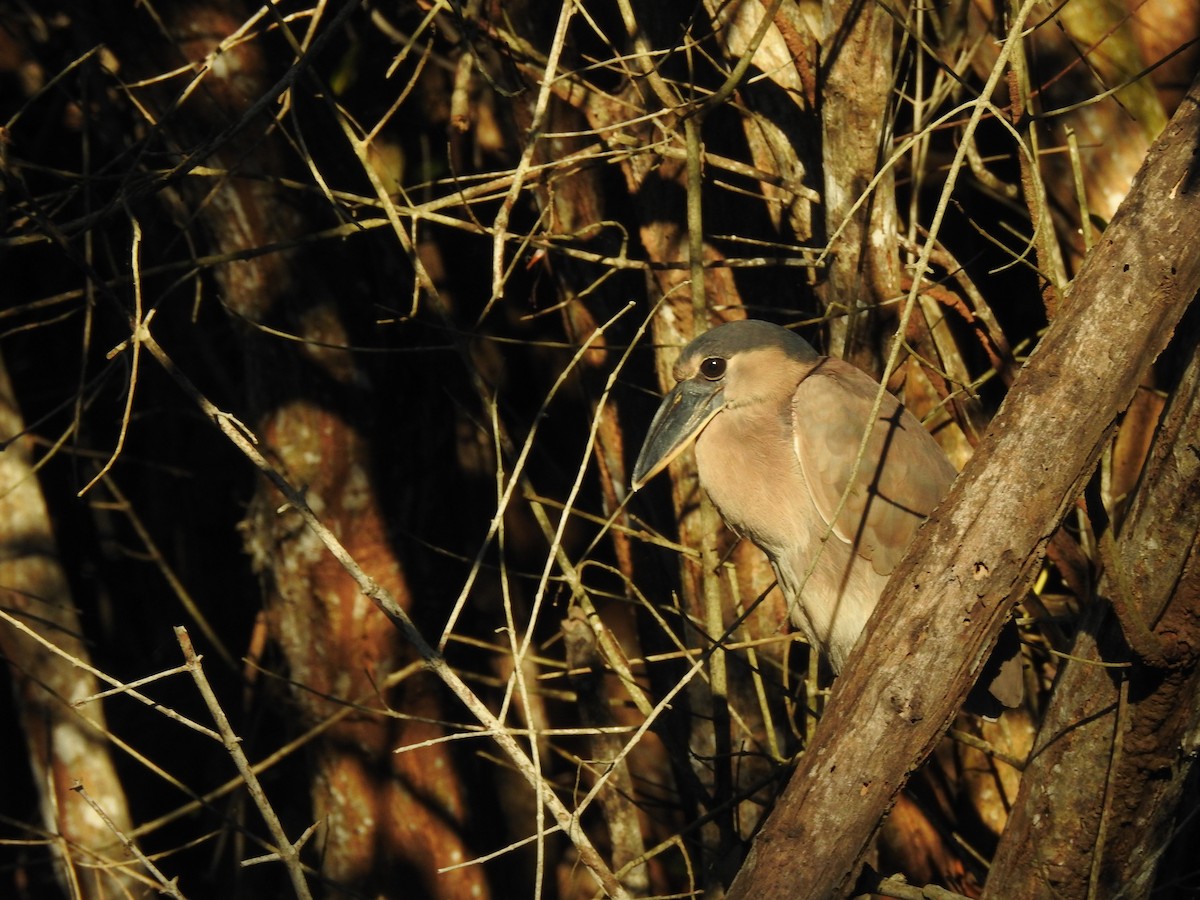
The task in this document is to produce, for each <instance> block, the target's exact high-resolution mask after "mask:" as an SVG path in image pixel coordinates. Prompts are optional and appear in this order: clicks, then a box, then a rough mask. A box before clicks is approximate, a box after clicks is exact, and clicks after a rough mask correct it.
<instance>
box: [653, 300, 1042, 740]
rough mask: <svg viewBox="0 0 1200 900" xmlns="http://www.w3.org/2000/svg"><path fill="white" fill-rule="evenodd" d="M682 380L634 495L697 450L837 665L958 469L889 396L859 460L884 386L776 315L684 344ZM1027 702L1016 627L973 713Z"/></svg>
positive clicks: (727, 510)
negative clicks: (821, 351) (823, 352)
mask: <svg viewBox="0 0 1200 900" xmlns="http://www.w3.org/2000/svg"><path fill="white" fill-rule="evenodd" d="M674 376H675V380H676V382H678V383H677V384H676V385H675V387H674V389H673V390H672V391H671V392H670V393H668V394H667V396H666V397H665V398H663V401H662V405H661V406H660V407H659V408H658V412H657V413H656V414H655V416H654V420H653V422H652V423H651V425H650V431H649V433H648V434H647V436H646V442H645V444H644V445H643V446H642V451H641V453H640V454H639V456H638V459H637V463H636V464H635V465H634V469H633V488H634V490H637V489H638V488H640V487H641V486H642V485H643V484H644V483H645V482H646V481H647V480H649V479H650V478H651V477H652V476H654V475H655V474H656V473H658V472H660V471H662V470H663V469H664V468H666V466H667V464H668V463H670V462H671V460H673V459H674V458H675V457H676V456H678V455H679V454H680V453H681V452H683V451H684V450H685V449H686V448H687V447H688V446H690V445H692V444H694V445H695V452H696V468H697V470H698V471H699V475H700V484H701V485H702V486H703V488H704V490H705V491H706V492H707V493H708V495H709V497H711V498H712V501H713V504H714V505H715V506H716V508H717V510H718V511H719V512H720V513H721V516H722V518H724V519H725V522H726V523H727V524H728V525H729V526H730V527H731V528H732V529H733V530H734V531H735V532H737V533H738V534H739V535H742V536H744V537H747V538H749V539H750V540H751V541H753V542H754V543H755V544H757V545H758V547H759V548H760V549H761V550H762V551H763V552H764V553H765V554H766V555H767V557H768V559H770V561H771V566H772V567H773V568H774V570H775V575H776V577H777V578H778V580H779V586H780V588H781V589H782V590H783V594H784V597H785V598H786V599H787V603H788V609H789V615H790V618H791V621H792V624H793V625H795V626H796V627H797V628H798V629H799V630H800V631H801V632H803V633H804V635H805V637H807V638H808V641H809V643H810V644H811V645H812V646H814V647H816V648H817V649H818V650H820V651H821V652H822V653H823V654H825V655H826V656H827V657H828V659H829V662H830V663H831V665H832V667H833V670H834V672H835V673H836V672H837V671H838V670H839V669H841V667H842V666H843V665H845V663H846V660H847V659H848V657H849V655H850V652H851V650H853V649H854V645H855V642H857V640H858V637H859V635H860V634H861V633H862V630H863V628H864V627H865V626H866V624H867V619H868V618H869V617H870V615H871V611H872V610H873V609H874V608H875V604H876V602H877V601H878V600H879V596H880V594H881V593H882V591H883V587H884V585H885V584H886V583H887V580H888V576H889V575H890V574H891V572H892V570H893V569H894V568H895V567H896V564H897V563H898V562H899V561H900V557H901V556H902V555H903V553H904V551H905V550H906V549H907V548H908V545H909V543H910V542H911V541H912V539H913V536H914V535H915V534H916V532H917V528H918V526H920V524H921V522H922V521H924V519H925V517H926V516H928V515H929V513H930V512H932V511H933V508H934V507H935V506H936V505H937V504H938V501H940V500H941V499H942V497H943V495H944V494H945V493H946V491H947V490H948V489H949V487H950V483H951V482H952V481H953V480H954V477H955V470H954V467H953V466H952V465H951V464H950V461H949V460H948V459H947V458H946V455H945V454H944V453H943V452H942V449H941V447H939V446H938V444H937V442H936V441H935V440H934V439H933V438H932V437H931V436H930V434H929V433H928V432H927V431H926V430H925V429H924V428H923V427H922V426H921V423H920V422H918V421H917V420H916V419H915V418H914V417H913V415H912V414H911V413H910V412H909V411H908V410H907V409H905V408H904V407H903V406H902V405H901V404H900V402H899V401H898V400H897V399H896V398H895V397H893V396H892V395H891V394H888V393H886V392H885V393H884V395H883V405H882V406H881V407H880V410H879V415H878V417H877V419H876V420H875V422H874V425H873V426H872V429H871V435H870V438H869V440H868V442H867V447H866V453H865V455H864V456H863V459H862V461H861V462H860V463H859V464H858V465H857V468H856V466H855V460H856V458H857V456H858V450H859V447H860V445H861V443H862V438H863V434H864V432H865V430H866V426H867V418H868V416H869V415H870V412H871V408H872V406H873V405H874V403H875V397H876V394H877V393H878V391H879V385H878V384H877V383H876V382H875V381H874V380H873V379H872V378H871V377H870V376H868V375H867V374H866V373H865V372H862V371H860V370H859V369H857V368H855V367H854V366H852V365H850V364H849V363H847V362H844V361H842V360H840V359H831V358H829V357H824V356H820V355H818V354H817V352H816V351H815V350H814V349H813V348H812V347H811V346H810V345H809V344H808V343H807V342H806V341H805V340H804V339H803V338H801V337H800V336H798V335H796V334H793V333H792V332H790V331H788V330H787V329H785V328H781V327H779V326H777V325H772V324H770V323H768V322H763V321H758V320H745V321H739V322H731V323H728V324H725V325H721V326H718V327H717V328H714V329H712V330H711V331H708V332H705V333H704V334H702V335H701V336H700V337H698V338H696V339H695V340H694V341H692V342H691V343H690V344H688V345H687V347H685V348H684V350H683V352H682V353H681V354H680V356H679V360H678V362H676V364H675V370H674ZM852 477H853V486H852V487H851V489H850V491H849V493H848V495H847V496H846V498H845V500H844V501H843V499H842V494H843V493H845V491H846V486H847V485H848V484H850V482H851V478H852ZM839 507H840V508H839ZM1021 697H1022V678H1021V663H1020V645H1019V643H1018V641H1017V636H1016V631H1015V627H1014V626H1013V625H1012V624H1011V623H1010V624H1009V625H1008V626H1007V634H1006V635H1005V636H1003V637H1002V638H1001V646H1000V647H999V648H998V650H997V652H996V653H994V654H993V658H992V661H991V663H989V666H988V668H986V669H985V670H984V672H983V674H982V676H981V678H980V682H979V687H978V688H977V689H976V690H975V691H974V692H973V693H972V695H971V697H970V698H969V699H968V703H967V708H968V709H969V710H971V711H973V712H978V713H981V714H983V715H986V716H988V717H989V718H991V717H995V716H997V715H999V713H1000V712H1001V709H1002V707H1004V706H1008V707H1013V706H1017V705H1018V704H1019V703H1020V701H1021Z"/></svg>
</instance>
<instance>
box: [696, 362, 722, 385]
mask: <svg viewBox="0 0 1200 900" xmlns="http://www.w3.org/2000/svg"><path fill="white" fill-rule="evenodd" d="M700 374H701V375H703V376H704V377H705V378H707V379H708V380H709V381H716V380H717V379H718V378H723V377H724V375H725V360H724V359H723V358H722V357H720V356H710V357H708V359H706V360H704V362H702V363H700Z"/></svg>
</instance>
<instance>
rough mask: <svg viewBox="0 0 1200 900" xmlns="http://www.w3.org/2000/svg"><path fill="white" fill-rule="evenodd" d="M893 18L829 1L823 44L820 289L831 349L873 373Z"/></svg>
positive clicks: (882, 275)
mask: <svg viewBox="0 0 1200 900" xmlns="http://www.w3.org/2000/svg"><path fill="white" fill-rule="evenodd" d="M892 25H893V22H892V18H891V16H890V15H889V14H888V12H887V11H886V10H885V9H884V8H883V7H882V6H880V5H878V4H875V3H869V2H862V0H827V2H826V3H825V4H824V29H825V35H824V39H823V40H822V43H821V68H820V71H821V82H822V83H821V93H820V103H821V123H822V128H823V142H822V156H823V160H824V167H823V172H824V177H825V190H824V192H823V195H824V212H825V229H826V233H825V239H826V240H827V241H831V246H832V247H833V248H834V252H833V253H832V255H831V257H830V260H829V264H828V267H827V271H826V282H825V283H824V284H823V285H821V287H820V293H821V297H822V303H823V305H824V307H825V312H826V315H828V316H829V317H830V322H829V332H830V353H831V355H835V356H841V357H842V358H843V359H847V360H849V361H850V362H853V363H854V364H855V365H857V366H858V367H859V368H861V369H864V370H866V371H867V372H870V373H871V374H873V375H875V376H876V377H878V376H879V374H880V373H881V372H882V370H883V363H882V360H883V355H884V354H883V348H882V347H881V346H880V340H879V339H880V335H881V334H883V333H884V330H883V329H882V328H881V326H880V317H881V315H883V313H882V311H881V310H880V309H879V308H878V307H879V304H881V303H882V302H883V301H885V300H890V299H893V298H894V297H896V296H897V294H898V293H899V287H900V258H899V249H898V247H897V244H896V239H897V236H898V234H899V226H898V221H899V220H898V217H897V214H896V191H895V178H894V176H893V173H892V170H891V169H888V170H887V172H886V173H885V174H884V175H883V177H881V178H880V181H879V184H878V185H877V186H876V187H875V189H874V191H873V192H872V193H871V194H870V195H869V197H868V198H867V201H866V202H865V203H863V204H862V205H861V206H860V207H859V208H858V209H856V210H854V209H852V208H853V207H854V205H855V204H856V203H858V202H859V201H860V200H861V199H862V198H863V195H864V194H865V192H866V190H867V185H868V184H869V183H870V181H871V179H872V178H874V177H875V175H876V173H877V172H879V170H880V167H881V165H880V164H881V161H882V159H883V158H884V157H886V153H887V149H888V148H890V146H891V133H890V132H891V125H890V123H891V121H892V116H891V101H892V81H893V77H894V76H893V59H892Z"/></svg>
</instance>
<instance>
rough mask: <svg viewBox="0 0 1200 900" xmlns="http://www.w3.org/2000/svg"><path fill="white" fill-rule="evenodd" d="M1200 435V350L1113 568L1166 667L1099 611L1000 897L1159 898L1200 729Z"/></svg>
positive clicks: (1027, 784) (1057, 702)
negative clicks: (1162, 863) (1161, 868)
mask: <svg viewBox="0 0 1200 900" xmlns="http://www.w3.org/2000/svg"><path fill="white" fill-rule="evenodd" d="M1193 340H1194V338H1193ZM1197 434H1200V353H1198V354H1195V355H1194V356H1193V361H1192V365H1191V367H1190V368H1189V370H1188V372H1187V373H1186V374H1185V376H1184V379H1183V381H1182V383H1181V384H1180V386H1179V387H1178V389H1177V390H1176V392H1175V394H1174V396H1173V398H1172V401H1171V403H1170V405H1169V406H1168V408H1167V411H1166V413H1165V416H1164V419H1163V423H1162V425H1161V427H1160V428H1159V431H1158V433H1157V435H1156V438H1155V444H1154V447H1153V449H1152V451H1151V456H1150V461H1149V463H1148V464H1147V469H1146V471H1145V473H1144V475H1143V477H1142V480H1141V483H1140V486H1139V490H1138V492H1137V495H1136V497H1135V499H1134V501H1133V507H1132V509H1131V511H1130V515H1129V518H1128V519H1127V520H1126V522H1125V523H1124V525H1123V527H1122V530H1121V535H1120V538H1119V540H1118V541H1117V542H1116V548H1117V552H1116V558H1113V559H1110V560H1108V561H1107V562H1108V563H1109V564H1111V565H1112V566H1113V567H1114V568H1115V570H1116V571H1112V572H1108V573H1106V575H1105V583H1104V584H1103V585H1102V590H1103V592H1104V593H1105V594H1107V595H1115V594H1117V593H1118V592H1119V593H1120V595H1122V596H1119V597H1118V598H1117V599H1118V603H1119V604H1120V608H1127V609H1129V610H1130V613H1131V615H1133V616H1134V617H1136V618H1139V619H1141V620H1142V621H1143V622H1144V623H1145V624H1146V625H1147V626H1149V627H1150V628H1151V629H1152V630H1151V631H1150V632H1149V633H1148V634H1147V635H1145V637H1146V639H1147V640H1149V641H1151V646H1150V647H1149V650H1150V652H1151V653H1157V654H1161V657H1162V658H1160V659H1158V660H1153V661H1151V660H1147V659H1143V658H1142V657H1141V656H1140V655H1139V654H1138V653H1137V652H1136V651H1131V649H1130V644H1133V645H1134V646H1135V647H1136V646H1138V644H1139V641H1138V640H1137V638H1136V637H1129V638H1128V639H1127V638H1126V637H1125V635H1124V634H1123V629H1122V627H1121V623H1120V622H1119V621H1118V619H1117V617H1116V616H1114V615H1113V613H1112V612H1111V611H1110V609H1109V607H1108V605H1107V604H1106V603H1098V604H1097V605H1096V606H1095V607H1094V608H1093V609H1092V610H1091V611H1090V613H1089V616H1088V621H1087V625H1086V626H1085V628H1084V629H1083V630H1081V632H1080V634H1079V635H1078V637H1077V639H1076V641H1075V645H1074V647H1072V648H1071V650H1070V651H1069V652H1070V656H1071V658H1070V659H1068V660H1067V661H1065V662H1064V664H1063V667H1062V669H1061V671H1060V674H1059V677H1058V680H1057V682H1056V684H1055V690H1054V694H1053V696H1052V699H1051V702H1050V705H1049V708H1048V709H1047V710H1046V714H1045V717H1044V719H1043V722H1042V726H1041V730H1040V732H1039V734H1038V739H1037V743H1036V745H1035V748H1034V752H1033V755H1032V756H1031V758H1030V761H1029V764H1028V766H1027V767H1026V769H1025V773H1024V775H1023V777H1022V781H1021V791H1020V794H1019V796H1018V798H1017V803H1016V804H1015V806H1014V810H1013V814H1012V817H1011V818H1010V820H1009V825H1008V828H1007V829H1006V830H1005V833H1004V837H1003V840H1002V841H1001V843H1000V846H999V848H998V849H997V852H996V857H995V858H994V859H993V861H992V868H991V872H990V874H989V876H988V883H987V895H988V896H991V897H997V898H1002V897H1029V898H1051V897H1055V898H1060V897H1061V898H1070V897H1091V896H1096V897H1109V896H1118V895H1119V896H1122V897H1135V898H1136V897H1145V896H1148V895H1149V893H1150V891H1151V890H1152V889H1153V888H1154V886H1155V880H1154V879H1155V873H1156V871H1157V864H1158V862H1159V860H1160V859H1161V857H1162V856H1163V854H1164V853H1165V852H1166V851H1167V849H1168V847H1169V846H1170V844H1171V843H1172V840H1173V839H1174V833H1173V831H1174V828H1175V827H1176V826H1177V825H1180V824H1186V823H1182V822H1181V820H1180V819H1179V818H1178V814H1179V812H1181V810H1180V808H1179V801H1180V799H1181V797H1182V795H1183V792H1184V790H1185V785H1186V783H1187V779H1188V776H1189V773H1190V772H1191V769H1192V762H1193V758H1194V756H1195V751H1196V735H1197V727H1198V726H1200V677H1198V670H1197V665H1196V663H1197V658H1198V654H1200V559H1198V554H1197V549H1198V545H1197V535H1198V533H1200V457H1197V455H1196V445H1195V437H1196V435H1197ZM1137 627H1138V625H1137V623H1136V622H1134V623H1131V624H1130V625H1129V629H1136V628H1137ZM1111 666H1116V668H1112V667H1111ZM1063 772H1071V773H1073V774H1072V777H1071V778H1070V779H1064V778H1062V777H1061V773H1063Z"/></svg>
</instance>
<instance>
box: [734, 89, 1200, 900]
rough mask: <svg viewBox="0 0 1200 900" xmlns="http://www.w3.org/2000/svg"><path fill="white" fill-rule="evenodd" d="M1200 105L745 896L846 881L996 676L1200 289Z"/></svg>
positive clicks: (797, 795) (1048, 354) (998, 437)
mask: <svg viewBox="0 0 1200 900" xmlns="http://www.w3.org/2000/svg"><path fill="white" fill-rule="evenodd" d="M1198 102H1200V82H1194V83H1193V85H1192V88H1191V90H1190V91H1189V94H1188V97H1187V98H1186V99H1185V101H1184V103H1183V104H1182V105H1181V107H1180V109H1179V111H1178V113H1177V114H1176V115H1175V117H1174V118H1173V119H1172V121H1171V123H1170V125H1169V127H1168V128H1167V130H1166V131H1165V132H1164V134H1163V135H1162V136H1161V137H1160V138H1159V140H1158V141H1157V142H1156V143H1155V145H1154V147H1153V148H1152V150H1151V152H1150V153H1149V155H1148V156H1147V159H1146V162H1145V163H1144V165H1143V167H1142V169H1141V171H1140V172H1139V175H1138V178H1137V180H1136V183H1135V187H1134V189H1133V190H1132V191H1131V192H1130V194H1129V195H1128V197H1126V199H1125V201H1124V202H1123V203H1122V205H1121V208H1120V209H1119V211H1118V213H1117V215H1116V216H1115V217H1114V219H1113V222H1112V223H1111V225H1110V226H1109V229H1108V230H1107V232H1106V233H1105V235H1104V238H1103V240H1102V241H1101V242H1100V243H1099V244H1098V245H1097V246H1096V248H1095V249H1094V250H1093V252H1092V254H1091V255H1090V256H1089V257H1088V259H1087V261H1086V263H1085V264H1084V266H1083V268H1082V270H1081V272H1080V274H1079V276H1078V277H1077V278H1076V280H1075V282H1074V284H1073V285H1072V288H1071V295H1070V297H1071V303H1070V306H1069V314H1064V315H1062V316H1060V317H1059V318H1058V319H1057V320H1056V321H1055V322H1054V324H1053V325H1052V326H1051V328H1050V329H1049V331H1048V332H1047V333H1046V335H1045V337H1044V338H1043V340H1042V342H1041V344H1040V345H1039V346H1038V348H1037V350H1036V351H1035V353H1034V354H1033V356H1032V357H1031V358H1030V360H1029V361H1028V362H1027V364H1026V366H1025V367H1024V369H1023V371H1022V372H1021V374H1020V375H1019V376H1018V379H1017V381H1016V383H1015V384H1014V387H1013V390H1012V392H1011V393H1010V394H1009V395H1008V397H1007V398H1006V400H1005V402H1004V404H1003V406H1002V407H1001V409H1000V411H999V413H998V415H997V416H996V418H995V420H993V422H992V425H991V427H990V428H989V430H988V432H987V434H986V436H985V438H984V441H983V443H982V444H981V445H980V448H979V450H978V451H977V453H976V455H975V456H974V457H973V459H972V460H971V462H970V463H969V464H968V465H967V467H966V469H965V470H964V472H963V474H962V476H961V477H960V478H959V480H958V481H957V482H956V483H955V486H954V487H953V488H952V490H951V492H950V495H949V497H948V498H947V499H946V501H944V502H943V504H942V505H941V506H940V507H939V509H938V510H937V511H936V512H935V513H934V515H933V517H932V518H931V520H930V521H929V522H928V523H927V524H926V526H925V527H924V528H923V529H922V531H921V533H920V535H919V536H918V538H917V541H916V542H915V544H914V546H913V548H912V549H911V552H910V553H909V554H908V555H907V556H906V558H905V561H904V562H903V563H902V564H901V565H900V566H899V568H898V569H897V571H896V572H895V573H894V574H893V576H892V579H891V582H890V583H889V588H888V590H887V591H886V592H885V596H884V598H883V600H882V601H881V602H880V605H879V607H878V609H877V610H876V613H875V615H874V616H873V617H872V620H871V623H870V624H869V625H868V628H867V632H866V634H865V636H864V638H863V640H862V642H861V643H860V645H859V647H858V650H857V651H856V654H855V656H854V659H853V661H852V662H851V664H850V666H849V667H848V669H847V670H846V671H845V672H844V673H843V674H842V677H841V679H840V680H839V682H838V684H837V685H836V687H835V689H834V693H833V696H832V698H831V700H830V704H829V707H828V709H827V710H826V713H825V716H824V717H823V719H822V720H821V723H820V726H819V728H818V732H817V737H816V740H815V742H814V744H813V745H812V746H811V747H810V748H809V749H808V750H807V752H806V753H805V755H804V757H803V758H802V760H801V762H800V765H799V767H798V768H797V770H796V772H795V774H794V775H793V777H792V779H791V781H790V783H789V785H788V787H787V789H786V791H785V793H784V795H783V797H782V798H781V800H780V802H779V804H778V806H777V807H776V809H775V811H774V812H773V813H772V815H771V817H770V819H769V820H768V822H767V824H766V825H765V826H764V828H763V830H762V832H760V834H759V835H758V837H757V839H756V840H755V843H754V846H753V848H752V849H751V852H750V855H749V857H748V859H747V862H746V865H745V866H744V867H743V869H742V871H741V872H740V873H739V876H738V878H737V880H736V881H735V882H734V884H733V886H732V888H731V891H730V896H732V897H739V898H745V897H784V896H789V897H791V896H803V897H824V896H834V895H837V894H838V893H840V892H843V891H845V890H846V889H847V887H848V884H849V882H850V881H851V879H852V878H853V876H854V873H855V871H856V868H857V865H858V863H859V860H860V859H861V857H862V854H863V852H864V850H865V848H866V846H867V843H868V841H869V840H870V838H871V836H872V835H873V834H874V833H875V831H876V830H877V829H878V827H879V823H880V821H881V819H882V817H883V816H884V814H885V813H886V812H887V810H888V809H889V807H890V805H891V804H892V802H893V801H894V798H895V795H896V792H897V791H898V790H899V789H900V787H901V786H902V785H903V783H904V781H905V778H906V777H907V773H908V772H909V771H911V769H912V768H913V767H914V766H915V765H917V764H919V763H920V761H921V760H923V759H924V758H925V757H926V756H927V755H928V754H929V752H930V751H931V750H932V748H933V746H934V744H935V743H936V741H937V740H938V738H939V737H940V735H941V734H942V733H943V731H944V730H945V728H946V727H947V725H948V724H949V722H950V720H951V718H952V716H953V714H954V711H955V709H956V708H957V707H958V705H959V704H960V703H961V701H962V699H963V697H965V695H966V693H967V691H968V689H969V687H970V685H971V683H972V682H973V681H974V679H975V677H976V676H977V675H978V674H979V671H980V668H981V667H982V665H983V662H984V660H985V659H986V657H987V653H988V651H989V650H990V648H991V646H992V644H993V643H994V640H995V638H996V635H997V634H998V633H999V630H1000V628H1001V626H1002V625H1003V623H1004V621H1005V619H1006V618H1007V616H1008V613H1009V610H1010V609H1011V604H1012V602H1013V601H1014V600H1015V599H1016V598H1017V597H1019V596H1020V594H1021V592H1022V591H1023V590H1024V589H1025V587H1026V586H1027V585H1028V584H1029V582H1030V579H1031V578H1032V575H1033V573H1034V572H1035V570H1036V564H1037V563H1038V562H1039V561H1040V559H1041V554H1042V553H1043V551H1044V548H1045V545H1046V543H1047V541H1048V540H1049V538H1050V536H1051V535H1052V534H1053V532H1054V529H1055V527H1056V526H1057V525H1058V523H1059V521H1060V520H1061V519H1062V516H1063V514H1064V512H1065V511H1066V509H1067V508H1068V506H1069V505H1070V504H1071V503H1073V502H1074V500H1075V497H1076V496H1077V495H1078V492H1079V490H1080V487H1081V485H1082V483H1083V481H1084V479H1086V477H1087V476H1088V474H1089V473H1090V472H1091V468H1092V466H1093V465H1094V464H1095V461H1096V459H1097V457H1098V455H1099V453H1100V449H1101V444H1102V442H1103V441H1104V440H1105V438H1106V436H1107V435H1108V434H1109V430H1110V428H1111V426H1112V423H1113V422H1114V420H1115V418H1116V416H1117V415H1118V414H1119V413H1120V411H1121V410H1122V409H1123V408H1124V407H1125V406H1126V405H1127V404H1128V403H1129V401H1130V399H1131V397H1132V396H1133V392H1134V390H1135V389H1136V387H1137V384H1138V379H1139V378H1140V377H1141V376H1142V374H1143V372H1144V370H1145V369H1146V367H1147V366H1149V365H1150V364H1151V363H1152V362H1153V361H1154V359H1155V358H1156V357H1157V355H1158V354H1159V353H1160V352H1161V351H1162V349H1163V347H1165V346H1166V343H1167V340H1168V339H1169V337H1170V334H1171V331H1172V329H1173V328H1174V327H1175V324H1176V323H1177V322H1178V320H1179V318H1180V317H1181V316H1182V314H1183V312H1184V310H1185V309H1186V307H1187V305H1188V303H1189V302H1190V301H1191V299H1192V297H1193V296H1194V294H1195V293H1196V290H1197V288H1198V287H1200V254H1197V253H1196V250H1195V246H1194V240H1193V223H1194V222H1195V219H1196V216H1197V215H1200V192H1197V191H1196V179H1197V174H1198V173H1197V171H1196V169H1195V162H1194V160H1195V156H1196V153H1197V139H1196V135H1197V133H1198V132H1200V105H1198ZM1081 408H1086V409H1087V410H1088V411H1089V412H1088V415H1079V412H1078V411H1079V410H1080V409H1081ZM931 685H937V686H939V687H940V688H944V690H941V691H939V692H938V693H931V692H930V686H931ZM798 846H802V847H804V848H805V851H804V853H802V854H798V853H796V847H798Z"/></svg>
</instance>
